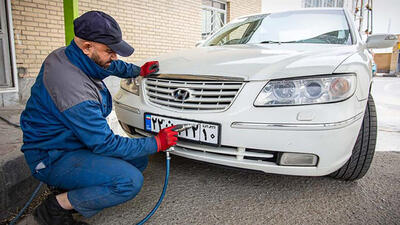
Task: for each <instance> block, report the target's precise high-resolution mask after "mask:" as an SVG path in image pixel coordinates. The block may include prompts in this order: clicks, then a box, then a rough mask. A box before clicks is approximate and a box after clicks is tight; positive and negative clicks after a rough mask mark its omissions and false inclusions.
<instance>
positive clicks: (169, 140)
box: [156, 126, 178, 152]
mask: <svg viewBox="0 0 400 225" xmlns="http://www.w3.org/2000/svg"><path fill="white" fill-rule="evenodd" d="M174 128H175V126H171V127H167V128H164V129H161V130H160V132H159V133H158V135H157V136H156V141H157V152H160V151H165V150H167V149H168V148H170V147H171V146H174V145H176V142H177V141H178V138H177V135H178V132H176V131H173V130H172V129H174Z"/></svg>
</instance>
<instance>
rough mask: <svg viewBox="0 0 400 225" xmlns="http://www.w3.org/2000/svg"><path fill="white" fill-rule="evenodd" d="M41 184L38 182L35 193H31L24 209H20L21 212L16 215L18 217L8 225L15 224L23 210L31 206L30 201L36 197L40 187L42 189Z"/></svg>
mask: <svg viewBox="0 0 400 225" xmlns="http://www.w3.org/2000/svg"><path fill="white" fill-rule="evenodd" d="M42 185H43V182H40V183H39V185H38V186H37V187H36V189H35V191H34V192H33V194H32V196H31V198H30V199H29V200H28V201H27V202H26V203H25V206H24V208H22V210H21V211H20V212H19V213H18V215H17V216H16V217H15V218H14V219H13V220H12V221H11V222H10V225H14V224H15V222H17V220H18V219H19V218H20V217H21V215H22V214H23V213H24V211H25V209H26V208H27V207H28V206H29V205H30V204H31V202H32V200H33V199H34V198H35V196H36V195H37V193H38V192H39V190H40V187H42Z"/></svg>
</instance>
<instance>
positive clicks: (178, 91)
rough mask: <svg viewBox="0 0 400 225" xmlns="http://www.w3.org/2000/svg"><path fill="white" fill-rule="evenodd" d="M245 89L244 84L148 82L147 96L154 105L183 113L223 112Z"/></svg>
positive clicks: (188, 81)
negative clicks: (242, 89)
mask: <svg viewBox="0 0 400 225" xmlns="http://www.w3.org/2000/svg"><path fill="white" fill-rule="evenodd" d="M242 85H243V82H241V81H225V80H224V81H211V80H174V79H164V78H147V79H146V80H145V96H146V97H147V99H148V100H149V101H150V102H152V103H153V104H156V105H159V106H164V107H167V108H170V109H174V110H179V111H222V110H225V109H227V108H228V107H229V106H230V105H231V103H232V102H233V100H234V99H235V97H236V95H237V94H238V92H239V90H240V89H241V87H242Z"/></svg>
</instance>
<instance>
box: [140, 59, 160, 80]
mask: <svg viewBox="0 0 400 225" xmlns="http://www.w3.org/2000/svg"><path fill="white" fill-rule="evenodd" d="M158 70H159V64H158V61H150V62H147V63H145V64H143V66H142V67H140V76H142V77H145V76H148V75H151V74H154V73H157V72H158Z"/></svg>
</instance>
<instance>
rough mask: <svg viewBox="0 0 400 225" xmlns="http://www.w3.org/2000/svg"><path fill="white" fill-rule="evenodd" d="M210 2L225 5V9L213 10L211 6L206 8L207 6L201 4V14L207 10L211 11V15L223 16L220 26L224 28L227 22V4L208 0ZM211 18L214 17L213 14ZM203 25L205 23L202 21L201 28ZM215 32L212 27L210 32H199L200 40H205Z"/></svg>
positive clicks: (217, 0)
mask: <svg viewBox="0 0 400 225" xmlns="http://www.w3.org/2000/svg"><path fill="white" fill-rule="evenodd" d="M210 1H211V3H212V2H218V3H221V4H223V5H225V9H220V8H215V7H212V6H208V5H203V4H202V5H201V10H202V12H203V11H204V10H208V11H211V12H212V13H214V12H217V13H222V14H223V15H224V21H223V24H222V26H224V25H225V24H227V21H226V20H227V14H228V9H227V8H228V4H227V2H226V1H222V0H210ZM212 17H215V14H212ZM204 23H205V21H204V20H203V26H204ZM203 26H202V29H203ZM211 26H212V25H211ZM222 26H221V27H222ZM215 31H216V30H215V29H213V28H212V27H211V31H210V32H208V33H203V30H202V32H201V37H202V39H203V40H205V39H207V38H208V37H210V36H212V35H213V34H214V33H215Z"/></svg>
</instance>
